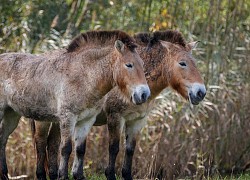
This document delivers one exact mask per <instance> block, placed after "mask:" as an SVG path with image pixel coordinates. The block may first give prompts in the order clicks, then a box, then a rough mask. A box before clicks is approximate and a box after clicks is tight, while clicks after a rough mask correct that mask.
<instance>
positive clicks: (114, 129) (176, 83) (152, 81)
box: [32, 30, 206, 179]
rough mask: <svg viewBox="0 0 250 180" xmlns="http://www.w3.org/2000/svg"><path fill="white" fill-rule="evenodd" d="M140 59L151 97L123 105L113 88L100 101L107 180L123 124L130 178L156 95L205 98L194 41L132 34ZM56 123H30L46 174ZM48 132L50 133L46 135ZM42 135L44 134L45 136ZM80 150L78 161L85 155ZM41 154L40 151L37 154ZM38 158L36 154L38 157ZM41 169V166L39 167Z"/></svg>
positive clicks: (52, 154)
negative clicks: (44, 156)
mask: <svg viewBox="0 0 250 180" xmlns="http://www.w3.org/2000/svg"><path fill="white" fill-rule="evenodd" d="M135 39H136V42H137V44H139V47H138V48H137V50H138V52H139V54H140V56H141V57H142V59H143V60H144V64H145V73H146V78H147V81H148V84H149V87H150V89H151V98H150V100H149V101H147V103H144V104H142V105H140V106H138V105H133V104H132V103H130V102H125V101H123V99H122V96H121V94H120V92H119V90H118V89H117V88H114V89H112V90H111V91H110V92H109V93H108V94H107V95H106V96H105V98H104V99H103V100H102V101H103V102H102V103H103V105H102V112H101V113H100V114H98V116H97V117H96V122H95V124H94V125H102V124H106V123H107V124H108V130H109V165H108V167H107V169H106V171H105V174H106V177H107V179H116V178H115V161H116V156H117V154H118V151H119V141H120V134H121V131H122V130H123V126H124V125H125V133H126V151H125V158H124V164H123V168H122V176H123V178H124V179H132V174H131V168H132V159H133V154H134V149H135V145H136V135H137V134H138V132H139V131H140V130H141V128H142V127H143V126H144V125H145V124H146V117H147V114H148V112H149V111H150V109H152V107H153V104H154V99H155V97H156V96H157V95H159V93H160V92H161V91H162V90H163V89H165V88H167V87H171V88H172V89H174V90H176V91H177V92H178V93H179V94H180V95H182V96H183V97H184V98H185V99H187V100H189V101H190V103H192V104H194V105H197V104H198V103H199V102H200V101H202V100H203V98H204V97H205V95H206V89H205V86H204V83H203V80H202V77H201V75H200V73H199V71H198V69H197V68H196V65H195V59H194V58H193V57H192V54H191V52H192V49H194V48H195V46H196V44H197V42H191V43H186V42H185V40H184V38H183V37H182V35H181V34H180V33H179V32H177V31H171V30H168V31H164V32H155V33H152V34H149V33H139V34H137V35H135ZM56 126H57V124H55V123H53V124H52V125H51V127H50V124H46V125H45V124H44V123H40V122H36V124H34V121H32V127H33V128H32V129H33V133H34V139H35V142H36V144H40V145H41V146H43V147H44V149H43V150H44V151H45V146H46V144H47V139H48V147H47V148H48V149H47V150H48V157H49V159H48V162H49V163H48V165H49V172H51V171H52V170H53V168H52V167H53V166H54V167H56V159H57V158H56V157H57V149H58V147H56V141H58V140H56V139H57V138H59V136H58V132H59V128H58V127H56ZM49 128H51V129H50V132H49V133H48V131H49ZM45 132H46V133H45ZM85 146H86V144H84V145H83V147H82V148H83V149H82V152H83V154H82V158H83V156H84V152H85ZM42 153H45V152H40V154H42ZM39 156H40V155H39V154H38V157H39ZM43 165H44V162H41V161H38V164H37V167H39V168H40V167H42V166H43ZM43 168H44V167H43Z"/></svg>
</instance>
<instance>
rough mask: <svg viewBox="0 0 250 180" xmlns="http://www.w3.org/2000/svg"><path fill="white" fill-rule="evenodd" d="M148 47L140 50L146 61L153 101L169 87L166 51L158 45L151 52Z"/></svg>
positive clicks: (146, 72)
mask: <svg viewBox="0 0 250 180" xmlns="http://www.w3.org/2000/svg"><path fill="white" fill-rule="evenodd" d="M146 49H147V48H146V47H141V48H139V49H138V51H139V53H140V56H141V58H142V59H143V61H144V67H145V76H146V78H147V82H148V85H149V87H150V91H151V99H154V98H155V97H156V96H157V95H159V94H160V93H161V91H162V90H163V89H165V88H167V87H168V86H169V80H168V75H166V73H167V72H166V63H167V62H166V60H165V59H166V57H165V52H164V51H165V49H163V48H162V47H161V46H159V45H157V46H156V47H154V48H151V49H150V50H146Z"/></svg>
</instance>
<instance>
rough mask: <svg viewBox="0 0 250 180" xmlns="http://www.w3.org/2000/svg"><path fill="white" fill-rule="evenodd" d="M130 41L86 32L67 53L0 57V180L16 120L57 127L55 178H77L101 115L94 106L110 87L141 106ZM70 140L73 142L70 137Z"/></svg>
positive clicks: (139, 73)
mask: <svg viewBox="0 0 250 180" xmlns="http://www.w3.org/2000/svg"><path fill="white" fill-rule="evenodd" d="M135 47H136V45H135V42H134V39H133V38H131V37H130V36H129V35H127V34H126V33H124V32H122V31H92V32H86V33H83V34H81V35H79V36H78V37H76V38H75V39H74V40H73V41H72V42H71V43H70V44H69V46H68V47H67V49H62V50H59V51H58V50H57V51H52V52H50V53H47V54H41V55H38V56H36V55H32V54H24V53H6V54H1V55H0V178H1V179H8V175H7V173H8V170H7V165H6V155H5V147H6V143H7V140H8V137H9V135H10V133H11V132H13V130H14V129H15V128H16V126H17V124H18V122H19V119H20V117H21V116H24V117H28V118H34V119H36V120H40V121H56V122H59V124H60V130H61V143H60V161H59V162H60V164H59V171H58V175H59V178H60V179H68V159H69V156H70V154H71V151H72V141H71V139H73V140H74V145H75V148H74V149H75V158H74V164H73V169H72V172H73V176H74V178H75V179H83V178H84V176H83V162H82V159H81V155H82V146H83V145H84V141H85V138H86V136H87V134H88V132H89V129H90V127H91V126H92V125H93V123H94V122H95V117H96V115H97V113H98V112H100V111H101V109H100V108H101V106H100V104H98V103H96V102H98V100H100V99H101V98H102V97H103V96H104V95H105V94H106V93H108V92H109V91H110V90H111V89H112V88H113V87H114V86H115V85H117V86H118V87H119V89H120V90H121V91H120V92H121V93H122V94H123V99H124V100H126V101H128V102H130V99H132V102H133V103H135V104H141V103H144V102H145V101H146V100H147V99H148V97H149V95H150V90H149V87H148V85H147V82H146V78H145V75H144V72H143V61H142V60H141V59H140V57H139V55H138V54H137V52H136V51H135ZM72 137H73V138H72Z"/></svg>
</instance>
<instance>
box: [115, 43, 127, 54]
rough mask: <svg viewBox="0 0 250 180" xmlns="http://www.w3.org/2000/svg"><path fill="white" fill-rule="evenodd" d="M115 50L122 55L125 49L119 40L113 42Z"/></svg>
mask: <svg viewBox="0 0 250 180" xmlns="http://www.w3.org/2000/svg"><path fill="white" fill-rule="evenodd" d="M115 49H116V50H117V51H119V52H120V53H123V52H124V49H125V45H124V43H123V42H122V41H120V40H116V41H115Z"/></svg>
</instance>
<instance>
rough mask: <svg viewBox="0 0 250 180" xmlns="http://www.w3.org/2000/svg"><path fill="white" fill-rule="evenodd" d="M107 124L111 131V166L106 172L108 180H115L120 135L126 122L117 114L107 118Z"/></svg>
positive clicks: (109, 165)
mask: <svg viewBox="0 0 250 180" xmlns="http://www.w3.org/2000/svg"><path fill="white" fill-rule="evenodd" d="M107 124H108V131H109V164H108V167H107V168H106V170H105V175H106V178H107V179H108V180H115V179H116V177H115V161H116V157H117V154H118V152H119V144H120V135H121V131H122V127H123V124H124V120H122V119H121V118H119V116H117V115H115V114H110V115H108V116H107Z"/></svg>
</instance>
